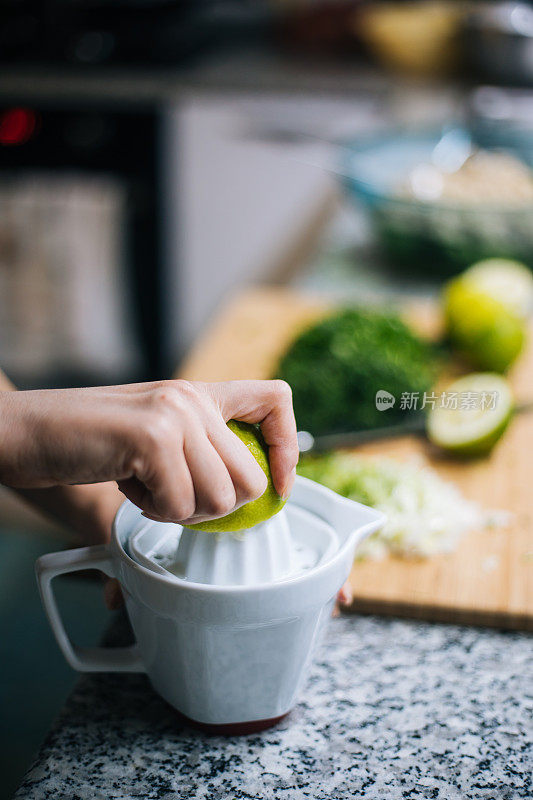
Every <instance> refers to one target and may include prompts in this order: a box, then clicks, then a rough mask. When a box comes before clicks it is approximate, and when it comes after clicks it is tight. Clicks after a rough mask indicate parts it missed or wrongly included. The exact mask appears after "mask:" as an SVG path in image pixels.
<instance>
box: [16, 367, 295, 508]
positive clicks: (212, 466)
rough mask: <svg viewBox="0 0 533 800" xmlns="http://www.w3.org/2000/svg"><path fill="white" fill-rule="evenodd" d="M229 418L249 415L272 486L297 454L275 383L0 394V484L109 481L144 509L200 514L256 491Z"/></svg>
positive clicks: (258, 475)
mask: <svg viewBox="0 0 533 800" xmlns="http://www.w3.org/2000/svg"><path fill="white" fill-rule="evenodd" d="M229 419H239V420H243V421H245V422H258V423H260V424H261V429H262V432H263V435H264V437H265V440H266V442H267V444H268V445H269V460H270V466H271V470H272V478H273V481H274V485H275V487H276V490H277V491H278V493H279V494H280V495H282V496H285V497H286V496H288V494H289V493H290V490H291V488H292V484H293V482H294V475H295V467H296V463H297V460H298V447H297V440H296V425H295V422H294V415H293V411H292V401H291V393H290V389H289V387H288V386H287V384H285V383H284V382H282V381H230V382H225V383H211V384H209V383H196V382H195V383H189V382H187V381H182V380H177V381H161V382H157V383H147V384H132V385H129V386H112V387H98V388H90V389H61V390H42V391H30V392H1V393H0V437H1V440H2V447H1V448H0V482H2V483H4V484H5V485H7V486H11V487H13V488H20V489H39V488H46V487H50V486H62V485H67V484H92V483H99V482H103V481H116V482H117V483H118V486H119V488H120V490H121V491H122V492H123V493H124V494H125V495H126V497H128V498H129V499H130V500H131V501H132V502H133V503H135V504H136V505H137V506H139V508H141V509H142V510H143V512H144V513H145V515H146V516H148V517H150V518H153V519H157V520H162V521H172V522H203V521H205V520H207V519H213V518H215V517H219V516H224V515H225V514H228V513H230V512H231V511H233V510H234V509H235V508H238V507H239V506H241V505H243V504H244V503H247V502H249V501H250V500H254V499H255V498H257V497H259V496H260V495H261V494H262V493H263V492H264V490H265V488H266V478H265V475H264V473H263V471H262V470H261V468H260V467H259V465H258V464H257V462H256V461H255V459H254V458H253V456H252V455H251V454H250V452H249V451H248V449H247V447H246V446H245V445H244V444H243V443H242V442H241V441H240V439H238V437H237V436H235V435H234V434H233V433H232V432H231V431H230V430H229V428H227V426H226V424H225V423H226V422H227V421H228V420H229Z"/></svg>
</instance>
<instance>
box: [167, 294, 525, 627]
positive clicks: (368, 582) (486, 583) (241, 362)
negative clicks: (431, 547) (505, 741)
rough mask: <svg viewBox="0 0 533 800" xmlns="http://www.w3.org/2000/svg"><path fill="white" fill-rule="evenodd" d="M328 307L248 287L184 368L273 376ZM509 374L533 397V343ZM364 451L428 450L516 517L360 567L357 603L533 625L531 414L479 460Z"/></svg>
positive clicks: (399, 444) (453, 618) (472, 490)
mask: <svg viewBox="0 0 533 800" xmlns="http://www.w3.org/2000/svg"><path fill="white" fill-rule="evenodd" d="M324 311H325V306H324V304H323V303H319V302H317V301H311V300H309V299H308V298H303V297H302V296H300V295H298V294H296V293H294V292H291V291H289V290H285V289H272V288H268V289H266V288H265V289H262V288H260V289H253V290H250V291H247V292H245V293H243V294H241V295H239V296H238V297H236V298H234V299H233V300H232V301H231V302H229V303H228V304H227V305H226V307H225V308H224V309H223V311H222V313H221V314H220V315H219V316H218V318H217V319H215V320H214V322H213V323H212V324H211V326H210V327H209V328H208V330H207V331H206V332H205V333H204V335H203V337H202V338H200V340H199V341H198V342H197V344H196V346H195V347H194V348H193V350H192V352H191V353H190V355H189V357H188V358H187V359H186V361H185V362H184V364H183V365H182V369H181V370H180V375H181V376H182V377H184V378H188V379H189V380H209V381H211V380H228V379H239V378H268V377H270V376H271V375H272V374H273V371H274V369H275V366H276V364H277V360H278V357H279V356H280V354H281V353H282V352H283V351H284V349H285V347H286V345H287V344H288V342H289V341H290V340H291V339H292V337H293V336H294V335H295V334H296V333H297V332H298V331H299V330H301V329H302V328H303V327H305V326H306V325H307V324H309V323H310V322H311V321H313V320H315V319H317V318H318V317H319V316H320V315H321V314H323V313H324ZM414 316H415V319H416V325H417V326H418V327H419V328H425V329H426V330H431V329H432V328H434V327H435V325H436V312H435V309H434V308H432V307H431V306H426V307H424V308H418V309H417V310H416V313H415V315H414ZM414 321H415V320H414ZM530 338H531V339H532V340H533V336H532V337H530ZM511 380H512V383H513V387H514V390H515V396H516V398H517V400H518V401H523V400H525V399H528V398H532V397H533V346H530V348H529V349H528V351H527V352H526V353H525V354H524V355H523V356H522V357H521V359H520V361H519V363H518V365H517V366H516V368H515V369H514V371H513V373H512V375H511ZM357 452H358V453H369V454H373V455H376V454H378V455H379V454H382V455H387V456H390V457H393V458H397V459H408V458H412V457H414V456H418V457H420V456H422V457H423V458H424V459H426V460H427V461H428V462H429V463H430V464H431V466H432V467H433V468H434V469H436V470H437V472H438V473H439V474H440V475H441V476H442V477H443V478H445V479H447V480H453V481H454V482H455V483H456V484H457V485H458V486H459V487H460V488H461V491H462V492H463V493H464V495H465V496H466V497H468V498H471V499H472V500H476V501H478V502H480V503H481V504H483V505H484V506H485V507H487V508H491V509H505V510H509V511H511V512H512V515H513V516H512V521H511V524H510V525H509V526H508V527H506V528H500V529H496V530H483V531H473V532H471V533H470V534H468V535H467V536H465V537H464V538H463V540H462V541H461V542H460V544H459V546H458V548H457V550H456V551H455V552H454V553H451V554H448V555H443V556H436V557H433V558H431V559H425V560H407V559H401V558H392V557H391V558H387V559H385V560H383V561H366V562H363V563H361V562H359V563H356V564H354V567H353V569H352V573H351V575H350V581H351V584H352V588H353V593H354V601H353V606H352V609H353V610H354V611H357V612H364V613H380V614H391V615H397V616H408V617H417V618H421V619H432V620H439V621H449V622H458V623H466V624H479V625H490V626H495V627H505V628H518V629H527V630H533V533H532V521H533V413H530V414H522V415H519V416H517V417H516V418H515V419H514V420H513V422H512V423H511V426H510V428H509V429H508V431H507V432H506V435H505V437H504V438H503V440H502V441H501V443H500V444H499V445H498V447H497V448H496V449H495V450H494V452H493V453H492V454H491V456H490V457H489V458H487V459H484V460H481V461H477V462H471V463H460V462H459V463H458V462H457V461H452V460H450V459H446V458H444V457H442V456H439V455H438V454H436V453H435V452H433V451H432V449H431V447H430V445H429V444H428V443H426V442H424V441H423V440H421V439H417V438H414V437H405V438H402V439H396V440H389V441H381V442H377V443H373V444H367V445H365V446H362V447H360V448H358V449H357Z"/></svg>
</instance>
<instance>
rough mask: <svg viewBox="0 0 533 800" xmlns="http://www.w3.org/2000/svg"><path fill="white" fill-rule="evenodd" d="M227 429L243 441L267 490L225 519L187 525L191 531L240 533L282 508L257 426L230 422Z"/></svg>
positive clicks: (266, 447) (264, 443) (281, 501)
mask: <svg viewBox="0 0 533 800" xmlns="http://www.w3.org/2000/svg"><path fill="white" fill-rule="evenodd" d="M228 428H229V429H230V430H231V431H232V432H233V433H234V434H235V435H236V436H238V437H239V439H240V440H241V441H242V442H244V444H245V445H246V447H247V448H248V450H249V451H250V453H251V454H252V455H253V457H254V458H255V460H256V461H257V463H258V464H259V466H260V467H261V469H262V470H263V472H264V473H265V475H266V476H267V479H268V485H267V488H266V490H265V492H264V493H263V494H262V495H261V497H258V498H257V500H251V501H250V502H249V503H246V504H245V505H243V506H241V507H240V508H238V509H237V510H236V511H232V512H231V513H230V514H226V516H225V517H219V518H218V519H212V520H208V521H207V522H200V523H195V524H194V525H187V527H188V528H192V529H193V530H198V531H208V532H210V533H227V532H228V531H244V530H246V529H247V528H253V527H254V525H258V524H259V523H260V522H264V521H265V520H267V519H270V517H273V516H274V514H277V513H278V511H281V509H282V508H283V506H284V505H285V502H286V501H285V500H283V499H282V498H281V497H280V496H279V494H278V493H277V491H276V489H275V487H274V482H273V481H272V474H271V472H270V464H269V461H268V445H267V444H266V442H265V440H264V439H263V436H262V434H261V431H260V430H259V427H258V426H257V425H250V424H249V423H248V422H238V421H237V420H235V419H230V421H229V422H228Z"/></svg>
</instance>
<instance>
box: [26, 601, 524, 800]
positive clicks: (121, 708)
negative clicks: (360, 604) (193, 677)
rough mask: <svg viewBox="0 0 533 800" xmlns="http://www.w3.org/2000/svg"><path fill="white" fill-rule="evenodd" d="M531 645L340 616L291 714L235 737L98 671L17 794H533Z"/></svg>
mask: <svg viewBox="0 0 533 800" xmlns="http://www.w3.org/2000/svg"><path fill="white" fill-rule="evenodd" d="M125 630H126V625H125V622H124V621H123V620H122V621H119V623H118V627H116V628H115V630H114V633H113V635H112V639H113V640H114V642H115V643H122V641H124V637H125ZM531 655H532V649H531V637H530V636H527V635H525V634H520V633H511V632H505V633H502V632H498V631H490V630H478V629H472V628H461V627H456V626H445V625H430V624H423V623H416V622H404V621H397V620H385V619H376V618H372V617H366V618H365V617H359V618H358V617H344V618H340V619H336V620H334V621H332V622H331V625H330V627H329V629H328V632H327V634H326V639H325V642H324V643H323V645H322V646H321V648H320V650H319V651H318V653H317V655H316V658H315V661H314V664H313V666H312V669H311V673H310V675H309V678H308V680H307V683H306V685H305V688H304V690H303V691H302V693H301V697H300V702H299V704H298V705H297V707H296V708H295V709H294V711H293V712H292V713H291V714H290V715H289V717H287V718H286V719H285V720H284V721H283V722H282V723H280V724H279V725H278V726H277V727H275V728H271V729H270V730H268V731H265V732H263V733H260V734H254V735H251V736H245V737H231V738H222V737H214V736H207V735H204V734H201V733H198V732H197V731H195V730H192V729H190V728H188V727H185V726H184V725H183V723H182V722H181V721H180V719H179V718H178V717H177V715H176V714H175V713H174V712H173V711H172V709H171V708H170V707H169V706H167V705H166V704H165V703H164V702H163V701H162V700H161V699H160V698H159V697H158V696H157V695H156V694H155V693H154V692H153V691H152V689H151V688H150V686H149V684H148V681H147V680H146V678H145V677H144V676H142V675H95V676H86V677H83V678H82V679H81V680H80V682H79V683H78V685H77V688H76V689H75V691H74V692H73V693H72V695H71V697H70V698H69V700H68V701H67V704H66V706H65V708H64V709H63V711H62V713H61V714H60V716H59V718H58V719H57V721H56V723H55V725H54V727H53V729H52V730H51V732H50V734H49V735H48V737H47V739H46V741H45V742H44V744H43V746H42V748H41V751H40V753H39V754H38V756H37V759H36V762H35V764H34V765H33V767H32V768H31V769H30V771H29V772H28V774H27V775H26V778H25V780H24V782H23V783H22V785H21V787H20V789H19V791H18V792H17V794H16V796H15V797H16V798H17V800H22V798H24V800H44V798H53V799H54V800H66V799H67V798H68V800H89V798H91V800H111V799H112V798H120V800H130V798H131V799H132V800H133V798H147V799H151V798H154V800H155V798H157V799H158V800H186V798H195V799H196V800H203V799H204V798H205V800H226V798H228V800H238V799H240V798H250V800H257V799H258V798H264V800H281V799H283V800H303V799H304V798H312V800H345V798H346V800H348V798H365V799H368V800H405V798H408V799H409V800H415V799H416V800H429V798H439V800H468V799H469V798H476V800H511V798H530V797H532V795H533V782H532V772H533V736H532V734H533V727H532V719H533V699H532V696H531V689H532V686H533V664H532V657H531ZM36 679H37V676H36ZM528 693H529V697H528Z"/></svg>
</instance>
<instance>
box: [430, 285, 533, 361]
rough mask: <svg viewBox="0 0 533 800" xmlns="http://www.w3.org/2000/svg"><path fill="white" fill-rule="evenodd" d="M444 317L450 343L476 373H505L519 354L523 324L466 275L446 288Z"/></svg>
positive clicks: (524, 330) (521, 344) (515, 315)
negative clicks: (485, 371)
mask: <svg viewBox="0 0 533 800" xmlns="http://www.w3.org/2000/svg"><path fill="white" fill-rule="evenodd" d="M444 313H445V318H446V325H447V330H448V335H449V338H450V341H451V342H452V344H453V345H455V347H456V348H457V350H458V351H459V352H460V353H462V354H463V355H464V356H465V357H466V358H467V360H468V361H470V363H471V364H472V365H473V366H475V367H477V368H478V369H482V370H489V371H493V372H505V370H507V369H508V368H509V367H510V366H511V364H512V363H513V361H514V360H515V359H516V357H517V356H518V354H519V353H520V351H521V350H522V347H523V345H524V342H525V339H526V327H525V322H524V320H523V319H521V318H520V317H519V316H518V315H517V314H516V313H515V312H514V311H512V310H511V309H510V308H509V307H508V306H507V305H505V304H504V303H503V302H501V301H500V300H498V299H496V298H495V297H492V296H491V295H490V294H487V293H486V292H484V291H481V290H480V289H479V288H478V287H477V286H476V285H475V282H473V281H472V280H470V279H469V277H468V274H467V273H465V274H464V275H462V276H460V277H459V278H455V280H453V281H451V282H450V283H449V284H448V285H447V287H446V289H445V292H444Z"/></svg>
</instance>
